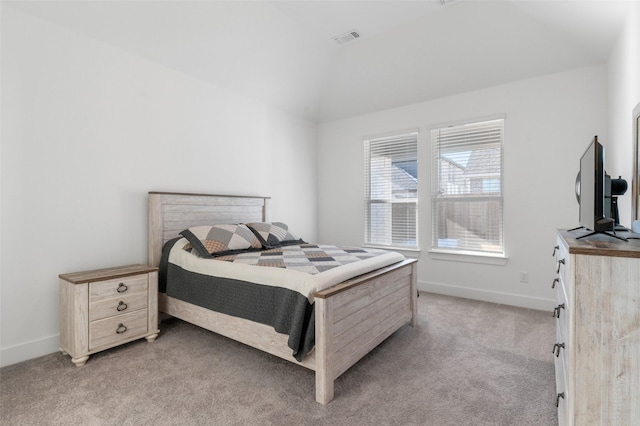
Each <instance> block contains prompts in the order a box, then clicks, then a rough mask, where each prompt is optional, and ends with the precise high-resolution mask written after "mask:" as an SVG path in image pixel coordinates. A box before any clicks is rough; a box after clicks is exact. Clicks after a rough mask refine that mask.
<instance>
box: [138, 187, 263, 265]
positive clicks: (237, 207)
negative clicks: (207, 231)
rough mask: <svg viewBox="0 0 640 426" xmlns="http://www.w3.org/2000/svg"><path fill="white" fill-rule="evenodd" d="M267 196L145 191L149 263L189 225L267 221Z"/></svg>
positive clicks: (158, 262) (155, 262)
mask: <svg viewBox="0 0 640 426" xmlns="http://www.w3.org/2000/svg"><path fill="white" fill-rule="evenodd" d="M269 199H270V198H269V197H251V196H241V195H207V194H183V193H176V192H149V264H150V265H151V266H158V265H159V264H160V256H161V255H162V246H163V245H164V243H166V242H167V241H169V240H170V239H172V238H175V237H178V236H180V235H179V234H180V231H183V230H185V229H187V228H189V227H192V226H199V225H216V224H221V223H248V222H268V221H269Z"/></svg>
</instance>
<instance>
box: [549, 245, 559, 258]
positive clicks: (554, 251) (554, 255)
mask: <svg viewBox="0 0 640 426" xmlns="http://www.w3.org/2000/svg"><path fill="white" fill-rule="evenodd" d="M558 250H560V246H554V247H553V254H552V255H551V256H553V257H556V251H558Z"/></svg>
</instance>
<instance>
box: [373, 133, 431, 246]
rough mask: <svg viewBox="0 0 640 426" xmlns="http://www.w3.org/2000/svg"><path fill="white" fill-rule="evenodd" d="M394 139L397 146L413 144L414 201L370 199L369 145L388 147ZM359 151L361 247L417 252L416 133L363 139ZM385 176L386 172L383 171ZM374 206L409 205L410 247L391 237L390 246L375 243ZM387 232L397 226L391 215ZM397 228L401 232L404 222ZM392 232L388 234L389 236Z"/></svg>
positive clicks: (417, 140)
mask: <svg viewBox="0 0 640 426" xmlns="http://www.w3.org/2000/svg"><path fill="white" fill-rule="evenodd" d="M394 139H396V140H397V142H398V146H400V145H403V144H405V145H406V144H409V143H412V144H414V149H415V151H413V156H414V157H415V163H416V175H415V180H416V188H415V197H410V198H409V197H408V198H401V199H394V198H393V196H391V197H389V198H387V199H385V198H379V197H377V198H375V199H372V196H371V192H372V176H371V172H372V171H373V169H374V168H373V167H372V166H371V143H372V142H373V143H376V142H379V143H381V144H383V145H389V144H392V143H393V140H394ZM408 139H412V142H407V140H408ZM363 151H364V173H363V174H364V246H365V247H378V248H384V249H391V250H403V251H419V250H420V248H419V246H420V243H419V232H418V216H419V215H418V212H419V195H418V194H419V191H418V186H419V178H418V171H417V169H418V163H419V156H418V151H419V129H408V130H400V131H396V132H388V133H385V134H378V135H373V136H366V137H364V138H363ZM387 173H388V171H387ZM376 204H378V205H379V204H390V205H413V207H412V209H414V210H415V216H414V224H415V225H414V227H413V230H412V233H413V239H411V240H410V241H412V242H413V244H398V242H397V241H393V235H391V237H390V238H391V241H390V243H388V244H387V243H385V242H384V241H381V240H376V239H375V238H374V236H373V235H372V233H373V232H372V227H371V225H372V222H373V221H372V218H371V216H372V209H371V207H372V206H373V205H376ZM391 221H392V223H391V227H392V228H391V229H393V228H394V224H398V223H396V222H394V221H393V213H392V214H391ZM399 223H400V225H401V227H402V228H403V232H404V231H405V230H406V229H407V228H406V224H407V222H404V221H401V222H399ZM392 232H393V231H391V233H392Z"/></svg>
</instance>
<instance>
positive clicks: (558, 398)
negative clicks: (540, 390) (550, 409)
mask: <svg viewBox="0 0 640 426" xmlns="http://www.w3.org/2000/svg"><path fill="white" fill-rule="evenodd" d="M560 398H562V399H564V392H560V393H559V394H558V395H556V408H558V407H559V406H560Z"/></svg>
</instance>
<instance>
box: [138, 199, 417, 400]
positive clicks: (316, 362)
mask: <svg viewBox="0 0 640 426" xmlns="http://www.w3.org/2000/svg"><path fill="white" fill-rule="evenodd" d="M269 220H270V219H269V197H248V196H228V195H202V194H182V193H168V192H150V193H149V262H150V264H151V266H158V265H159V263H160V256H161V253H162V246H163V244H164V243H165V242H166V241H168V240H170V239H172V238H175V237H177V236H179V232H180V231H182V230H184V229H186V228H189V227H192V226H198V225H214V224H220V223H247V222H268V221H269ZM416 266H417V262H416V260H415V259H407V260H404V261H402V262H399V263H396V264H394V265H391V266H388V267H384V268H381V269H378V270H376V271H373V272H370V273H367V274H364V275H361V276H358V277H356V278H353V279H350V280H347V281H344V282H342V283H340V284H337V285H335V286H333V287H331V288H328V289H326V290H323V291H319V292H317V293H315V294H314V298H315V301H314V303H315V305H316V308H315V330H316V345H315V349H314V350H313V351H312V352H311V353H310V354H309V355H307V357H305V358H304V359H303V360H302V362H298V361H296V359H295V358H294V357H293V355H292V350H291V349H290V348H289V347H288V346H287V338H288V336H286V335H284V334H279V333H276V332H275V331H274V330H273V328H272V327H269V326H267V325H264V324H259V323H255V322H252V321H249V320H245V319H242V318H236V317H232V316H229V315H226V314H221V313H218V312H215V311H211V310H208V309H205V308H202V307H199V306H196V305H192V304H190V303H186V302H183V301H181V300H178V299H174V298H171V297H168V296H167V295H166V294H165V293H159V296H158V298H159V300H158V305H159V309H160V312H164V313H166V314H168V315H171V316H173V317H176V318H180V319H182V320H184V321H187V322H189V323H192V324H195V325H198V326H200V327H203V328H205V329H207V330H210V331H214V332H216V333H219V334H221V335H223V336H226V337H229V338H231V339H234V340H237V341H239V342H242V343H245V344H247V345H249V346H252V347H254V348H257V349H260V350H262V351H265V352H268V353H270V354H273V355H276V356H278V357H280V358H283V359H286V360H288V361H291V362H293V363H296V364H299V365H302V366H304V367H307V368H309V369H311V370H314V371H315V375H316V401H318V402H319V403H321V404H327V403H328V402H329V401H331V400H332V399H333V396H334V380H335V379H336V378H338V377H339V376H340V375H341V374H342V373H344V372H345V371H346V370H347V369H348V368H349V367H351V366H352V365H353V364H355V363H356V362H357V361H358V360H360V359H361V358H362V357H363V356H365V355H366V354H367V353H369V352H370V351H371V350H372V349H373V348H375V347H376V346H377V345H379V344H380V343H381V342H382V341H384V340H385V339H386V338H387V337H389V336H390V335H391V334H393V333H394V332H395V331H396V330H397V329H399V328H400V327H402V326H403V325H405V324H406V323H408V322H410V323H411V325H412V326H415V324H416V318H417V300H416V297H417V280H416V277H417V267H416Z"/></svg>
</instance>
